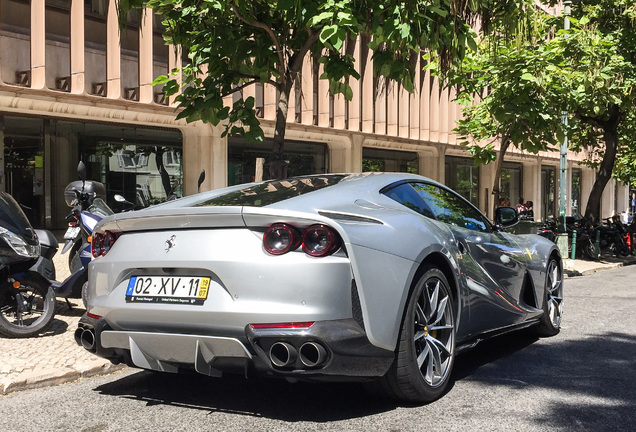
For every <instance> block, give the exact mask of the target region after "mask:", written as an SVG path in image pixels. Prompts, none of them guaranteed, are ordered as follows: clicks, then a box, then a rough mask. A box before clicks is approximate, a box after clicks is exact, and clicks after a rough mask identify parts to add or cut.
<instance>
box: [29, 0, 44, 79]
mask: <svg viewBox="0 0 636 432" xmlns="http://www.w3.org/2000/svg"><path fill="white" fill-rule="evenodd" d="M45 13H46V7H45V2H44V0H31V88H34V89H44V88H46V67H45V66H46V36H45V35H46V29H45V26H44V23H45V19H44V16H45Z"/></svg>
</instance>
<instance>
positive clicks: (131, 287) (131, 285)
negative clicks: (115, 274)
mask: <svg viewBox="0 0 636 432" xmlns="http://www.w3.org/2000/svg"><path fill="white" fill-rule="evenodd" d="M135 282H137V276H133V277H131V278H130V280H129V281H128V289H127V290H126V295H127V296H131V295H133V290H134V289H135Z"/></svg>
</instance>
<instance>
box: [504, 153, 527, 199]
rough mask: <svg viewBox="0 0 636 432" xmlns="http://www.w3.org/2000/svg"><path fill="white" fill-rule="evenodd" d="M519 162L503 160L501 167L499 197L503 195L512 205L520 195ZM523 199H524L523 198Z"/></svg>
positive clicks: (520, 173)
mask: <svg viewBox="0 0 636 432" xmlns="http://www.w3.org/2000/svg"><path fill="white" fill-rule="evenodd" d="M521 167H522V166H521V164H520V163H514V162H504V163H503V167H502V169H501V193H500V197H505V198H506V199H507V200H508V201H510V205H511V206H512V207H514V206H515V205H516V204H517V202H518V201H519V198H524V197H523V196H522V195H521V191H522V189H521V187H522V185H521V179H522V172H521ZM524 201H525V199H524Z"/></svg>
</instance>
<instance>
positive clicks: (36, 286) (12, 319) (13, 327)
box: [0, 280, 55, 338]
mask: <svg viewBox="0 0 636 432" xmlns="http://www.w3.org/2000/svg"><path fill="white" fill-rule="evenodd" d="M21 282H22V285H21V286H20V288H18V290H19V291H20V293H21V294H22V297H23V298H24V299H25V300H26V301H27V303H28V308H27V311H25V312H22V313H18V311H17V296H16V293H15V290H13V289H9V290H5V292H4V294H2V300H1V306H0V334H1V335H3V336H6V337H10V338H24V337H31V336H36V335H37V334H39V333H41V332H42V331H44V330H45V329H46V328H47V327H48V326H49V325H50V324H51V322H52V321H53V317H54V315H55V291H53V288H51V287H49V286H46V285H44V284H42V283H40V282H38V281H35V280H33V281H30V280H29V281H27V280H24V281H21Z"/></svg>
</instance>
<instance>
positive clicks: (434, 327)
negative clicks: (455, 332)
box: [428, 324, 453, 332]
mask: <svg viewBox="0 0 636 432" xmlns="http://www.w3.org/2000/svg"><path fill="white" fill-rule="evenodd" d="M452 328H453V326H452V325H450V324H446V325H440V326H431V327H429V328H428V331H429V332H432V331H435V330H450V329H452Z"/></svg>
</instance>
